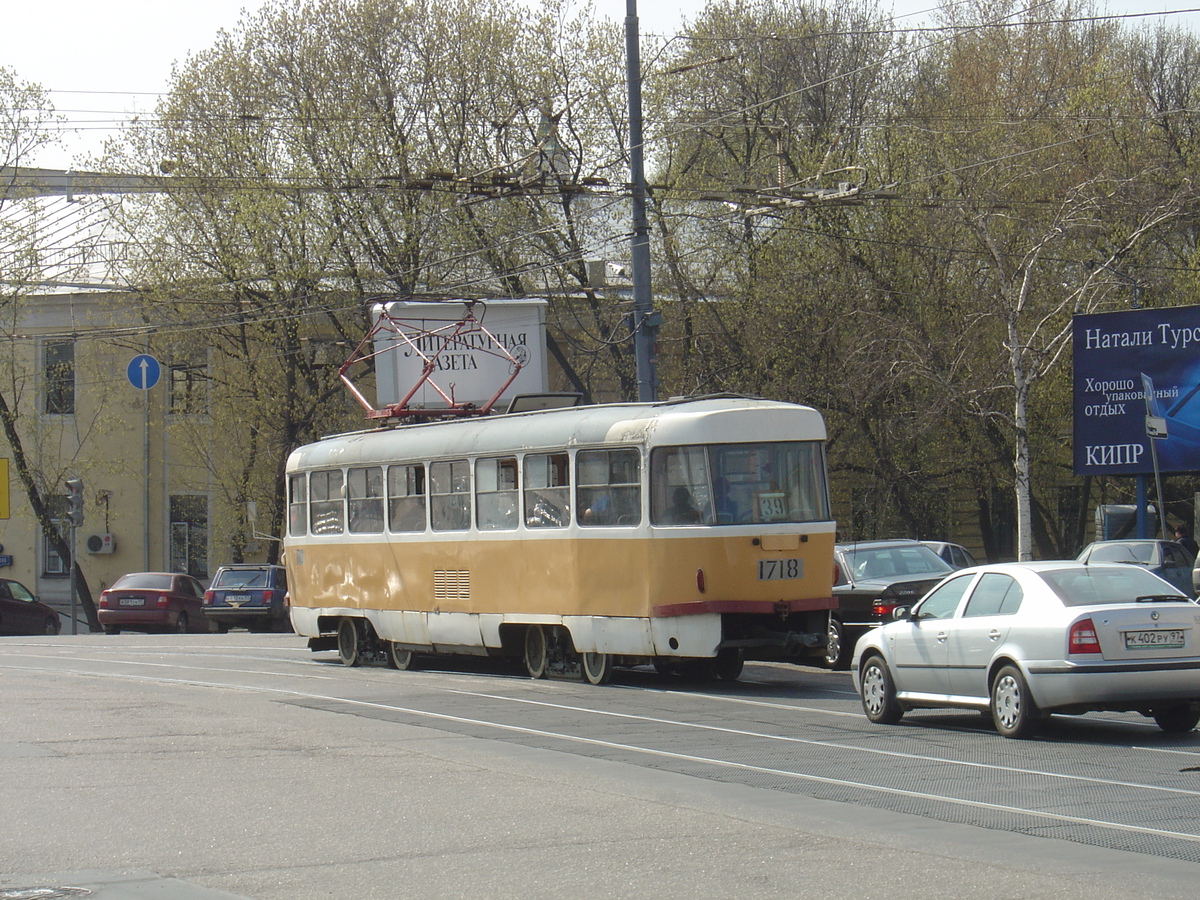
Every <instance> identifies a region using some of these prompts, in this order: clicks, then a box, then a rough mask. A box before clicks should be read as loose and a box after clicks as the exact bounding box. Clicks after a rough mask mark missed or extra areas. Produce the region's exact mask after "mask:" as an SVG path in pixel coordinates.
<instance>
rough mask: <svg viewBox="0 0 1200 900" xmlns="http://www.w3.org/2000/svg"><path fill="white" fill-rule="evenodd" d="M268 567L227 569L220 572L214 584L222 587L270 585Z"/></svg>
mask: <svg viewBox="0 0 1200 900" xmlns="http://www.w3.org/2000/svg"><path fill="white" fill-rule="evenodd" d="M269 575H270V572H269V570H267V569H226V570H224V571H221V572H218V573H217V577H216V578H215V579H214V580H213V583H212V586H213V587H215V588H217V587H222V588H244V587H251V588H253V587H269V586H270V578H269Z"/></svg>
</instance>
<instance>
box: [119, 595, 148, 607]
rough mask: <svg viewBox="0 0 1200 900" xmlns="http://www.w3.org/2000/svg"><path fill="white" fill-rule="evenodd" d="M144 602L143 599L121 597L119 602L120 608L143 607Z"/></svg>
mask: <svg viewBox="0 0 1200 900" xmlns="http://www.w3.org/2000/svg"><path fill="white" fill-rule="evenodd" d="M143 602H144V601H143V600H142V598H141V597H121V598H119V599H118V600H117V605H118V606H141V605H142V603H143Z"/></svg>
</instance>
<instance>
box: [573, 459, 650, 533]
mask: <svg viewBox="0 0 1200 900" xmlns="http://www.w3.org/2000/svg"><path fill="white" fill-rule="evenodd" d="M641 462H642V460H641V455H640V454H639V453H638V451H637V450H634V449H632V448H629V449H620V450H580V451H579V453H578V454H576V456H575V480H576V487H575V508H576V509H577V510H578V513H577V514H576V515H577V516H578V521H579V524H580V525H582V526H584V527H586V528H595V527H619V528H633V527H634V526H636V525H640V524H641V521H642V484H641V481H642V465H641Z"/></svg>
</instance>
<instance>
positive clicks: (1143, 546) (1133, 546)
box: [1088, 541, 1154, 565]
mask: <svg viewBox="0 0 1200 900" xmlns="http://www.w3.org/2000/svg"><path fill="white" fill-rule="evenodd" d="M1153 559H1154V545H1153V544H1151V543H1150V542H1149V541H1143V542H1140V543H1129V544H1097V545H1096V546H1095V547H1093V548H1092V552H1091V554H1090V555H1089V556H1088V562H1137V563H1143V564H1145V565H1149V564H1150V562H1151V560H1153Z"/></svg>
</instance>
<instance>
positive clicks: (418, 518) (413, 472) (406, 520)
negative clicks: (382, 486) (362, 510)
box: [388, 463, 425, 532]
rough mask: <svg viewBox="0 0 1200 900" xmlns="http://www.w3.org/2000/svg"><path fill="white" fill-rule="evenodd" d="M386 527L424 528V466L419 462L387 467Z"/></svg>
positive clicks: (416, 529) (401, 528) (422, 529)
mask: <svg viewBox="0 0 1200 900" xmlns="http://www.w3.org/2000/svg"><path fill="white" fill-rule="evenodd" d="M388 529H389V530H391V531H407V532H414V531H424V530H425V467H424V466H423V465H421V464H420V463H417V464H415V465H409V466H391V467H389V468H388Z"/></svg>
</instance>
